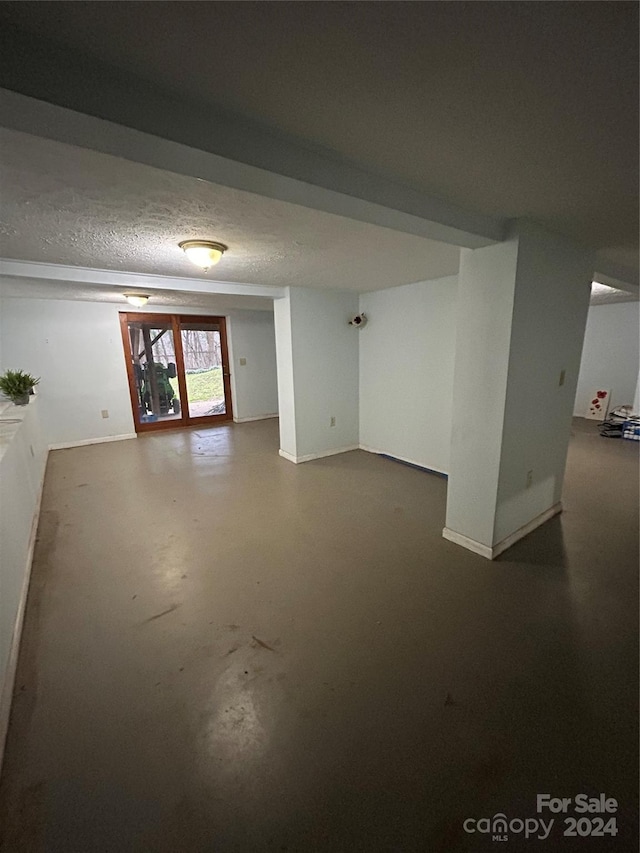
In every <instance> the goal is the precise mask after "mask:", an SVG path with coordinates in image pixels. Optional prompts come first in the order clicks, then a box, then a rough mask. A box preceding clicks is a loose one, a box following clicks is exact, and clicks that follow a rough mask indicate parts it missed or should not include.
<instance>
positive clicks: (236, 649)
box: [225, 646, 238, 657]
mask: <svg viewBox="0 0 640 853" xmlns="http://www.w3.org/2000/svg"><path fill="white" fill-rule="evenodd" d="M237 651H238V646H234V647H233V648H232V649H229V651H228V652H227V653H226V655H225V657H229V655H232V654H233V653H234V652H237Z"/></svg>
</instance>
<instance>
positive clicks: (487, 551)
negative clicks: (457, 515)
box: [442, 527, 493, 560]
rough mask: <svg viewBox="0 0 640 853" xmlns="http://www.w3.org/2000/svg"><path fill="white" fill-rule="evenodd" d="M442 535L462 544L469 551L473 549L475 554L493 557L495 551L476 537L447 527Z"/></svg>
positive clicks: (450, 540)
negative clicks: (477, 540)
mask: <svg viewBox="0 0 640 853" xmlns="http://www.w3.org/2000/svg"><path fill="white" fill-rule="evenodd" d="M442 535H443V537H444V538H445V539H448V540H449V542H454V543H455V544H456V545H462V547H463V548H466V549H467V551H473V553H474V554H480V556H481V557H486V558H487V560H492V559H493V553H492V550H491V548H490V547H489V546H488V545H483V544H482V542H476V540H475V539H470V538H469V537H468V536H463V535H462V533H456V531H455V530H450V529H449V528H448V527H445V528H444V529H443V531H442Z"/></svg>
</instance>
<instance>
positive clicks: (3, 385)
mask: <svg viewBox="0 0 640 853" xmlns="http://www.w3.org/2000/svg"><path fill="white" fill-rule="evenodd" d="M38 382H40V377H38V378H37V379H36V377H35V376H32V375H31V374H30V373H25V372H24V370H7V371H5V373H3V374H2V376H0V391H2V393H3V394H4V395H5V397H8V398H9V399H10V400H11V402H12V403H13V404H14V405H15V406H26V405H27V403H28V402H29V394H30V393H31V390H32V388H33V386H34V385H37V384H38Z"/></svg>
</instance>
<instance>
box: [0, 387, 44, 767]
mask: <svg viewBox="0 0 640 853" xmlns="http://www.w3.org/2000/svg"><path fill="white" fill-rule="evenodd" d="M5 405H6V404H2V405H1V406H0V408H1V409H2V410H3V411H2V418H10V419H12V418H16V417H19V418H22V419H23V421H22V423H21V424H20V425H17V426H14V425H11V424H9V423H6V422H5V423H0V510H1V511H0V763H1V759H2V751H3V746H4V740H5V735H6V729H7V724H8V720H9V709H10V706H11V696H12V689H13V681H14V676H15V668H16V663H17V653H18V641H19V637H20V630H21V627H22V616H23V613H24V605H25V601H26V594H27V587H28V580H29V571H30V567H31V553H32V548H33V545H34V542H35V524H36V522H37V514H38V510H39V506H40V495H41V487H42V480H43V478H44V469H45V464H46V456H47V452H46V445H45V442H44V440H43V437H42V433H41V430H40V418H39V415H40V412H39V405H40V400H38V399H36V398H32V400H31V402H30V403H29V405H28V406H20V407H17V406H12V405H8V406H7V407H6V408H5Z"/></svg>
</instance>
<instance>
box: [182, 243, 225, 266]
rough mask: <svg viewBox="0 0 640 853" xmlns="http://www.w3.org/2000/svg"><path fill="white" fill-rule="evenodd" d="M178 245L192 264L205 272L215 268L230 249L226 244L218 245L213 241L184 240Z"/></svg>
mask: <svg viewBox="0 0 640 853" xmlns="http://www.w3.org/2000/svg"><path fill="white" fill-rule="evenodd" d="M178 245H179V246H180V248H181V249H182V251H183V252H184V253H185V255H186V256H187V257H188V258H189V260H190V261H191V263H193V264H195V265H196V266H197V267H201V268H202V269H203V270H208V269H209V267H213V266H215V265H216V264H217V263H218V261H219V260H220V258H221V257H222V255H223V254H224V252H226V251H227V249H228V246H225V245H224V243H216V242H215V241H213V240H183V242H182V243H178Z"/></svg>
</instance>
